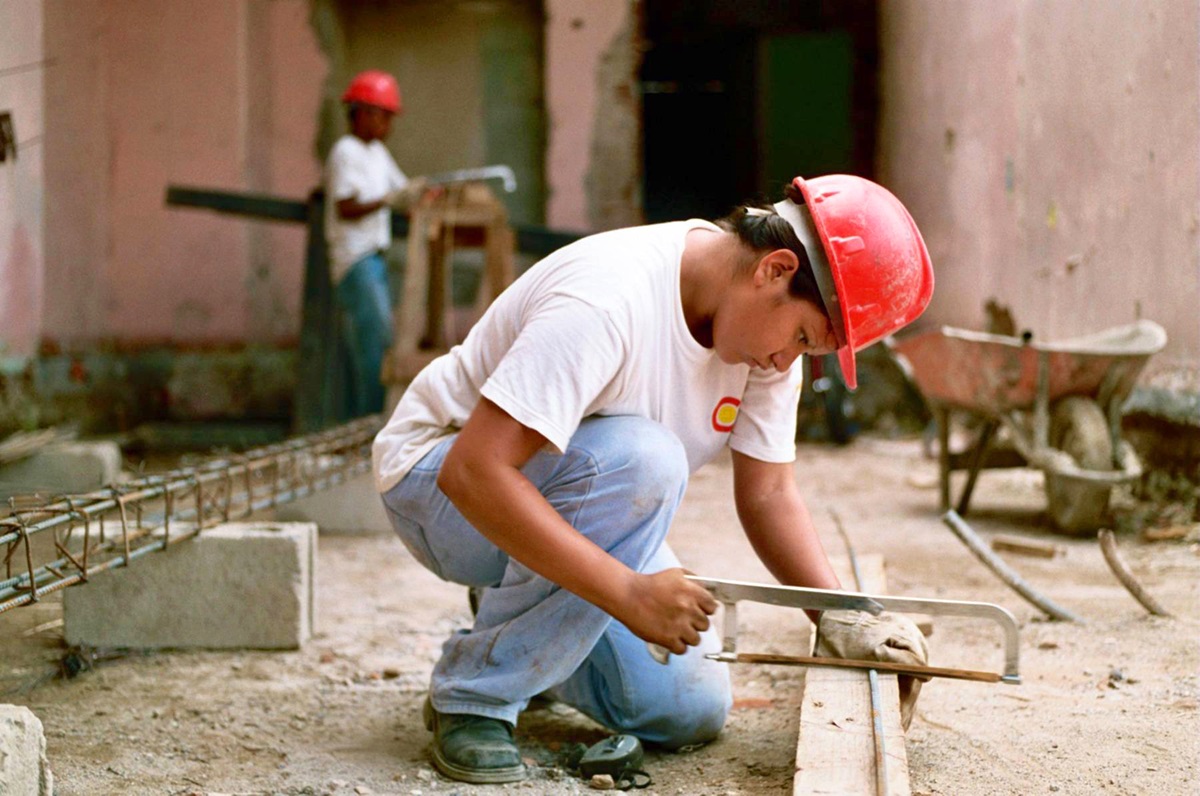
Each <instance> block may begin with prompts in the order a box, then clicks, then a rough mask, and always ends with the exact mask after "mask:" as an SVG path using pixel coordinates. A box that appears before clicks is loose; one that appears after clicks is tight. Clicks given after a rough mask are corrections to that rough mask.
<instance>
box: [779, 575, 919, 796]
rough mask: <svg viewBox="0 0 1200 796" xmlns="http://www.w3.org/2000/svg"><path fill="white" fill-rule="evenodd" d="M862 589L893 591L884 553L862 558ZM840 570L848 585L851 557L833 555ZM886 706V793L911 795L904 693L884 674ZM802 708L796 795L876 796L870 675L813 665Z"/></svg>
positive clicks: (883, 701)
mask: <svg viewBox="0 0 1200 796" xmlns="http://www.w3.org/2000/svg"><path fill="white" fill-rule="evenodd" d="M857 558H858V569H859V573H860V576H861V578H862V585H861V588H860V590H861V591H865V592H871V593H875V594H884V593H886V592H887V576H886V574H885V572H884V565H883V557H882V556H879V555H862V556H858V557H857ZM832 561H833V565H834V569H835V570H836V571H837V573H838V577H839V578H841V581H842V583H843V584H844V585H846V587H847V588H850V587H851V585H852V584H854V582H855V581H854V574H853V572H852V571H851V568H850V565H849V563H848V562H847V561H845V560H844V559H843V560H839V559H837V558H833V559H832ZM878 677H879V692H880V697H881V704H882V709H883V714H882V720H883V740H884V743H883V751H884V766H885V768H886V787H887V790H886V793H887V794H889V796H908V795H909V794H911V793H912V789H911V787H910V786H909V783H908V755H907V753H906V752H905V749H904V729H903V728H902V727H901V725H900V692H899V687H898V685H897V682H896V675H891V674H882V673H881V674H879V676H878ZM804 681H805V685H804V699H803V701H802V703H801V708H800V737H799V740H798V742H797V744H796V776H795V779H794V780H793V789H792V793H793V794H794V796H816V794H821V795H822V796H828V795H829V794H837V795H838V796H864V795H865V794H870V796H875V795H876V794H878V793H881V792H882V790H881V789H880V788H878V787H877V780H876V777H877V772H876V762H875V731H874V722H873V720H872V716H871V687H870V681H869V674H868V673H867V672H864V671H855V670H849V669H827V668H816V667H814V668H810V669H809V670H808V671H807V672H806V673H805V675H804Z"/></svg>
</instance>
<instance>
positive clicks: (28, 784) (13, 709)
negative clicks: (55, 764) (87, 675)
mask: <svg viewBox="0 0 1200 796" xmlns="http://www.w3.org/2000/svg"><path fill="white" fill-rule="evenodd" d="M53 792H54V777H53V776H52V775H51V773H50V764H49V762H47V760H46V736H45V735H44V734H43V733H42V722H41V721H40V720H39V719H38V717H37V716H35V715H33V711H31V710H30V709H29V708H27V707H24V706H22V705H0V793H4V794H12V796H51V794H52V793H53Z"/></svg>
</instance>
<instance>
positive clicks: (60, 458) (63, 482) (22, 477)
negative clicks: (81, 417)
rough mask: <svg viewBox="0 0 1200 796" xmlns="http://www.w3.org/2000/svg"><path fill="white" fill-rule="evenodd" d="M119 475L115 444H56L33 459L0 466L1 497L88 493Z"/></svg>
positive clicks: (119, 460) (119, 450)
mask: <svg viewBox="0 0 1200 796" xmlns="http://www.w3.org/2000/svg"><path fill="white" fill-rule="evenodd" d="M120 475H121V449H120V447H118V446H117V443H115V442H57V443H54V444H52V445H47V446H46V447H45V448H43V449H41V450H40V451H38V452H37V453H35V454H33V455H32V456H28V457H26V458H24V459H21V460H19V461H16V462H11V463H9V464H6V465H3V466H0V497H3V498H7V497H9V496H11V495H23V494H30V493H33V492H39V493H42V494H60V495H61V494H75V493H79V492H90V491H91V490H93V489H98V488H100V487H102V486H105V485H107V484H111V483H113V482H114V481H116V480H117V479H118V478H119V477H120Z"/></svg>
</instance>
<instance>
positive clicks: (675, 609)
mask: <svg viewBox="0 0 1200 796" xmlns="http://www.w3.org/2000/svg"><path fill="white" fill-rule="evenodd" d="M686 575H687V571H686V570H684V569H680V568H675V569H667V570H663V571H662V572H656V573H655V574H653V575H642V574H637V573H634V575H633V577H632V579H631V580H630V584H629V589H628V592H627V594H626V595H625V599H623V600H622V601H621V605H620V608H619V609H617V610H614V611H613V612H612V613H613V616H615V617H616V618H617V619H618V620H619V621H620V622H622V623H623V624H624V625H625V626H626V627H628V628H629V629H630V630H631V631H633V634H634V635H636V636H637V637H638V638H640V639H642V640H643V641H649V642H651V643H654V644H658V645H659V646H661V647H664V648H666V649H667V650H669V651H671V652H672V653H674V654H676V655H682V654H683V653H685V652H686V651H687V648H688V647H694V646H696V645H697V644H699V643H700V634H701V633H702V632H704V631H705V630H708V627H709V619H708V618H709V617H710V616H711V615H712V614H714V613H716V610H717V601H716V599H715V598H714V597H713V596H712V594H710V593H709V591H708V589H706V588H704V587H703V586H701V585H700V584H698V583H694V582H693V581H690V580H688V579H687V577H686Z"/></svg>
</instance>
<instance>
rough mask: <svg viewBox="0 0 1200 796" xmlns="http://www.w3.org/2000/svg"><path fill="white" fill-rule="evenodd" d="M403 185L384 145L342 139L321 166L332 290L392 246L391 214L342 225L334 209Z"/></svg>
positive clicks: (354, 138) (349, 137)
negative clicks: (361, 263) (369, 257)
mask: <svg viewBox="0 0 1200 796" xmlns="http://www.w3.org/2000/svg"><path fill="white" fill-rule="evenodd" d="M407 184H408V178H407V177H406V176H404V172H402V171H400V167H399V166H397V165H396V161H395V160H393V159H392V155H391V153H390V152H388V150H387V147H386V146H384V145H383V142H382V141H372V142H370V143H367V142H365V141H363V140H362V139H361V138H359V137H358V136H355V135H344V136H342V137H341V138H339V139H338V140H337V143H336V144H334V145H333V149H332V150H330V152H329V157H328V158H327V159H326V160H325V241H326V243H328V245H329V262H330V265H331V273H332V277H333V283H334V284H335V285H336V284H337V283H338V282H339V281H341V279H342V277H343V276H345V275H346V272H347V271H349V270H350V266H352V265H354V264H355V263H356V262H358V261H359V260H361V259H362V258H363V257H366V256H367V255H368V254H371V253H372V252H376V251H380V250H382V249H387V248H388V247H389V246H391V245H392V211H391V208H388V207H381V208H379V209H378V210H376V211H375V212H373V213H367V214H366V215H365V216H362V217H361V218H356V219H343V218H339V217H338V213H337V203H338V202H339V201H341V200H342V199H350V198H357V199H358V201H360V202H363V203H366V202H374V201H376V200H378V199H382V198H383V197H384V196H385V195H387V193H388V192H389V191H397V190H400V189H401V188H403V187H404V186H405V185H407Z"/></svg>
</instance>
